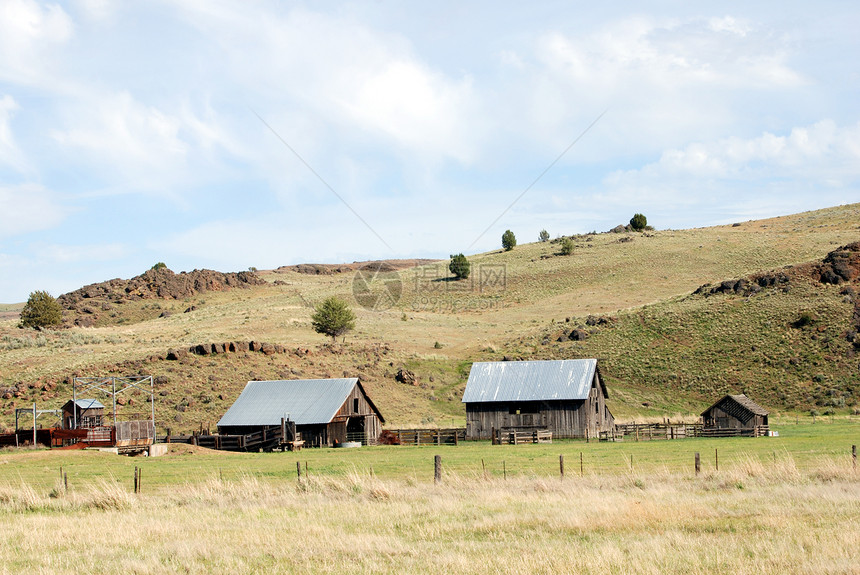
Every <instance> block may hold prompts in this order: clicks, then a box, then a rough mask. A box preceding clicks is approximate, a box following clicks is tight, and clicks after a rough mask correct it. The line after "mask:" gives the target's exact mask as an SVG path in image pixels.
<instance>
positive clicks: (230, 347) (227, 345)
mask: <svg viewBox="0 0 860 575" xmlns="http://www.w3.org/2000/svg"><path fill="white" fill-rule="evenodd" d="M245 351H251V352H255V353H262V354H263V355H275V354H277V353H289V352H292V353H294V354H295V355H297V356H300V357H301V356H304V355H308V354H310V351H309V350H307V349H304V348H296V349H294V350H290V349H287V347H286V346H283V345H280V344H277V343H266V342H260V341H228V342H223V343H222V342H215V343H198V344H196V345H192V346H190V347H188V348H178V349H170V350H167V355H165V356H164V357H165V358H166V359H167V360H169V361H181V360H183V359H185V358H187V357H188V355H189V354H191V355H201V356H206V355H219V354H224V353H239V352H245Z"/></svg>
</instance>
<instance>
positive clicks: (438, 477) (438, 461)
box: [433, 455, 442, 484]
mask: <svg viewBox="0 0 860 575" xmlns="http://www.w3.org/2000/svg"><path fill="white" fill-rule="evenodd" d="M433 467H434V470H433V483H437V484H438V483H439V482H440V481H442V456H441V455H437V456H435V457H434V458H433Z"/></svg>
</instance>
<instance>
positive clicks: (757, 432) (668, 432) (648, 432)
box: [600, 422, 770, 441]
mask: <svg viewBox="0 0 860 575" xmlns="http://www.w3.org/2000/svg"><path fill="white" fill-rule="evenodd" d="M769 433H770V429H769V428H768V426H767V425H759V426H756V427H753V428H749V429H738V428H725V429H718V428H713V427H704V425H702V424H701V423H671V422H666V423H619V424H616V425H615V429H614V430H613V431H602V432H601V433H600V440H601V441H622V440H625V441H659V440H663V441H665V440H669V439H686V438H688V437H765V436H767V435H768V434H769Z"/></svg>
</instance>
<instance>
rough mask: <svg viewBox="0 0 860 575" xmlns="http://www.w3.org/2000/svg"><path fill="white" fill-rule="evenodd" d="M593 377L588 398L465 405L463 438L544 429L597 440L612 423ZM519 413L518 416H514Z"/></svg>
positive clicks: (602, 396)
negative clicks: (501, 431) (518, 429)
mask: <svg viewBox="0 0 860 575" xmlns="http://www.w3.org/2000/svg"><path fill="white" fill-rule="evenodd" d="M605 396H606V394H605V390H604V389H603V384H602V382H601V381H600V378H599V376H597V375H596V374H595V376H594V381H593V382H592V388H591V390H590V391H589V394H588V399H585V400H582V399H580V400H560V401H526V402H486V403H477V402H476V403H468V404H466V438H467V439H490V434H491V433H492V430H493V429H501V428H535V429H547V430H549V431H551V432H552V433H553V436H554V437H597V436H598V435H599V434H600V432H601V431H608V430H610V429H611V428H612V426H613V425H614V424H615V421H614V418H613V417H612V414H611V413H610V412H609V409H608V408H607V407H606V397H605ZM517 411H519V413H517Z"/></svg>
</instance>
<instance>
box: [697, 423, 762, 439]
mask: <svg viewBox="0 0 860 575" xmlns="http://www.w3.org/2000/svg"><path fill="white" fill-rule="evenodd" d="M769 433H770V427H769V426H767V425H757V426H755V427H754V428H752V429H714V428H709V429H703V430H702V434H701V436H702V437H766V436H767V435H768V434H769Z"/></svg>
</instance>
